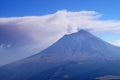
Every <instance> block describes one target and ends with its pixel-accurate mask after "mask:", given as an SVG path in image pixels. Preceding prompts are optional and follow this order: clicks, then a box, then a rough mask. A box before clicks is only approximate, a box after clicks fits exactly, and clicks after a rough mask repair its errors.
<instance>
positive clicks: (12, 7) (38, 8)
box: [0, 0, 120, 19]
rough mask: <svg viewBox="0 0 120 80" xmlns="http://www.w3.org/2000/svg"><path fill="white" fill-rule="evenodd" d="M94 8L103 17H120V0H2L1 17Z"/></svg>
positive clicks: (0, 6)
mask: <svg viewBox="0 0 120 80" xmlns="http://www.w3.org/2000/svg"><path fill="white" fill-rule="evenodd" d="M63 9H67V10H69V11H80V10H94V11H97V12H99V13H102V14H104V18H103V19H119V17H120V15H119V14H120V10H119V9H120V0H0V17H13V16H32V15H45V14H50V13H55V12H56V11H57V10H63Z"/></svg>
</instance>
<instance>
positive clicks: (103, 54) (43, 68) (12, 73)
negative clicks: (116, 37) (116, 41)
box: [0, 30, 120, 80]
mask: <svg viewBox="0 0 120 80" xmlns="http://www.w3.org/2000/svg"><path fill="white" fill-rule="evenodd" d="M119 67H120V48H119V47H116V46H113V45H111V44H109V43H107V42H105V41H103V40H101V39H99V38H97V37H95V36H94V35H92V34H91V33H89V32H87V31H85V30H80V31H79V32H77V33H73V34H70V35H65V36H63V37H62V38H61V39H59V40H58V41H57V42H55V43H54V44H53V45H51V46H50V47H48V48H47V49H45V50H43V51H42V52H40V53H38V54H36V55H33V56H30V57H28V58H25V59H22V60H19V61H16V62H13V63H11V64H7V65H5V66H2V67H1V68H0V80H95V79H98V77H102V76H107V75H112V76H114V75H115V76H119V75H120V70H119Z"/></svg>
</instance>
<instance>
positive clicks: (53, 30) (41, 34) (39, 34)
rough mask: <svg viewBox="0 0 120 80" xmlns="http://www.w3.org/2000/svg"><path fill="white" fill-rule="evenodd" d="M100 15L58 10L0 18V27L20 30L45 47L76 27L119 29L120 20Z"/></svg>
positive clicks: (95, 29)
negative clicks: (40, 14) (103, 17)
mask: <svg viewBox="0 0 120 80" xmlns="http://www.w3.org/2000/svg"><path fill="white" fill-rule="evenodd" d="M101 17H102V15H101V14H99V13H98V12H95V11H80V12H72V11H67V10H60V11H57V12H56V13H54V14H48V15H44V16H25V17H11V18H0V27H1V26H4V28H5V30H12V31H11V32H12V33H14V34H16V32H17V31H18V32H22V34H23V35H28V36H29V37H31V39H33V40H34V41H36V42H39V43H40V44H39V45H40V47H44V48H46V47H47V46H48V45H50V44H52V43H53V42H55V41H56V40H58V39H59V38H60V37H62V36H63V35H64V34H69V33H73V32H76V31H77V30H78V28H79V29H89V30H90V31H94V32H99V31H120V21H115V20H100V18H101ZM3 35H4V34H3Z"/></svg>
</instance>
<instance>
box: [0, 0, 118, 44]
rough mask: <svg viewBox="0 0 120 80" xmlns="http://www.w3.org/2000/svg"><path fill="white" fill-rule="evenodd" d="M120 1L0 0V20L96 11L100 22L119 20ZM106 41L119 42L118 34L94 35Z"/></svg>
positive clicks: (103, 33)
mask: <svg viewBox="0 0 120 80" xmlns="http://www.w3.org/2000/svg"><path fill="white" fill-rule="evenodd" d="M119 9H120V0H0V18H5V17H6V18H8V17H23V16H44V15H47V14H54V13H56V12H57V11H58V10H68V11H72V12H78V11H82V10H84V11H96V12H98V13H100V14H102V17H100V19H101V20H116V21H119V20H120V15H119V14H120V10H119ZM96 35H97V36H99V37H101V38H102V39H104V40H106V41H110V42H112V43H114V42H115V41H116V40H117V41H118V40H120V37H119V35H120V33H118V32H117V33H116V32H101V33H96Z"/></svg>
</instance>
